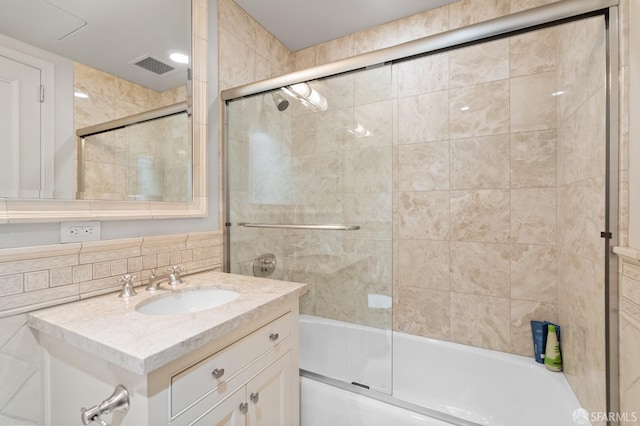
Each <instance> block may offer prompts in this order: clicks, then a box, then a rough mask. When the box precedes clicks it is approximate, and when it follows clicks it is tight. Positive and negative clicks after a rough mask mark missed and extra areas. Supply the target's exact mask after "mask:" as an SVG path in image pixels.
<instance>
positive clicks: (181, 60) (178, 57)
mask: <svg viewBox="0 0 640 426" xmlns="http://www.w3.org/2000/svg"><path fill="white" fill-rule="evenodd" d="M169 59H171V60H172V61H173V62H176V63H178V64H188V63H189V56H187V55H185V54H184V53H179V52H174V53H172V54H171V55H169Z"/></svg>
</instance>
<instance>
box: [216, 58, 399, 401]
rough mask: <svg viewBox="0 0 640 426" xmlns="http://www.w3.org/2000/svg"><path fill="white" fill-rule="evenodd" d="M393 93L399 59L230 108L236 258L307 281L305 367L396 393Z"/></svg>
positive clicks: (250, 270)
mask: <svg viewBox="0 0 640 426" xmlns="http://www.w3.org/2000/svg"><path fill="white" fill-rule="evenodd" d="M391 98H392V79H391V67H390V66H382V67H376V68H372V69H367V70H362V71H358V72H354V73H348V74H342V75H339V76H336V77H331V78H326V79H322V80H316V81H309V82H306V83H300V84H295V85H291V86H287V87H283V88H280V89H277V90H275V91H272V92H267V93H262V94H259V95H255V96H252V97H247V98H241V99H237V100H233V101H230V102H229V103H228V106H227V110H226V120H227V128H226V136H227V137H226V141H227V145H226V156H227V163H226V164H227V171H226V173H227V180H228V181H227V197H228V199H227V209H228V211H227V222H228V224H227V231H228V238H229V239H228V253H229V255H228V265H227V269H228V270H229V271H230V272H232V273H240V274H245V275H266V276H268V277H270V278H275V279H282V280H290V281H296V282H304V283H307V284H308V285H309V292H308V294H306V295H305V296H304V297H303V298H302V299H301V302H300V310H301V314H303V315H302V316H301V333H300V334H301V365H300V368H301V369H304V370H308V371H310V372H313V373H317V374H321V375H323V376H326V377H330V378H334V379H338V380H342V381H346V382H348V383H352V382H355V383H357V384H361V385H363V386H366V387H369V388H370V389H374V390H379V391H382V392H386V393H390V392H391V328H392V327H391V320H392V299H391V296H392V293H391V289H392V287H391V283H392V276H391V269H392V246H391V237H392V181H393V180H392V158H393V155H392V143H393V126H392V112H393V103H392V100H391ZM274 265H275V268H274Z"/></svg>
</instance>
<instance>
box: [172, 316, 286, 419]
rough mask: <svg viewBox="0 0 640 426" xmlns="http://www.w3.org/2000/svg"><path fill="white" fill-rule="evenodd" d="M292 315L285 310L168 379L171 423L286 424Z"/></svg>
mask: <svg viewBox="0 0 640 426" xmlns="http://www.w3.org/2000/svg"><path fill="white" fill-rule="evenodd" d="M291 329H292V315H291V313H288V314H286V315H284V316H282V317H280V318H278V319H276V320H275V321H272V322H271V323H269V324H267V325H265V326H264V327H262V328H260V329H259V330H257V331H255V332H253V333H251V334H250V335H248V336H246V337H245V338H243V339H241V340H240V341H238V342H236V343H234V344H232V345H230V346H229V347H227V348H225V349H223V350H221V351H219V352H217V353H215V354H213V355H211V356H210V357H207V358H205V359H204V360H202V361H201V362H199V363H197V364H195V365H193V366H191V367H189V368H187V369H186V370H184V371H182V372H180V373H179V374H177V375H175V376H173V377H172V378H171V388H170V392H169V393H170V407H171V416H172V420H171V423H170V425H171V426H183V425H192V424H194V425H198V424H202V425H237V426H240V425H242V426H254V425H255V426H257V425H268V426H278V425H281V426H289V425H291V424H293V418H292V407H291V405H290V402H291V396H292V395H291V393H292V391H293V390H292V386H291V382H292V381H291V377H292V374H295V371H292V366H293V364H294V363H293V360H292V349H293V347H292V343H293V339H292V338H291Z"/></svg>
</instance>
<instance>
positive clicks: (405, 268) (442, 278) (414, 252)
mask: <svg viewBox="0 0 640 426" xmlns="http://www.w3.org/2000/svg"><path fill="white" fill-rule="evenodd" d="M397 258H398V269H397V274H398V278H397V283H396V285H398V286H400V287H419V288H429V289H433V290H443V291H449V242H448V241H429V240H405V239H401V240H400V241H399V242H398V255H397Z"/></svg>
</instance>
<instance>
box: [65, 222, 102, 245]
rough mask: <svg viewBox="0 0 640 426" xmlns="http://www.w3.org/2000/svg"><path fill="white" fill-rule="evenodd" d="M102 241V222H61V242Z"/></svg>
mask: <svg viewBox="0 0 640 426" xmlns="http://www.w3.org/2000/svg"><path fill="white" fill-rule="evenodd" d="M83 241H100V222H98V221H92V222H61V223H60V242H61V243H80V242H83Z"/></svg>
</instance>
